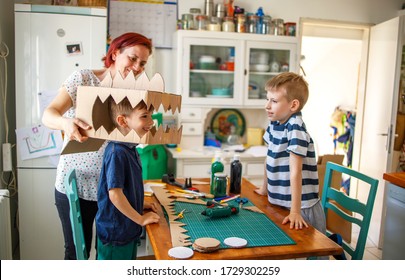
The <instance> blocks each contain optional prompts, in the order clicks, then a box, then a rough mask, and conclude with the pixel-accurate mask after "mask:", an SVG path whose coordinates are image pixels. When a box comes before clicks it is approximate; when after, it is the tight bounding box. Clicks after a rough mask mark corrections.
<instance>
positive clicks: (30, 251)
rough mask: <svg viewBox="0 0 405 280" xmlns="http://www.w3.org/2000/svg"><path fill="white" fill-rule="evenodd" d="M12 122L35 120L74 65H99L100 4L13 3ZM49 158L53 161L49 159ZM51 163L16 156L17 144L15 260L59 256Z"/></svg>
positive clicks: (103, 34) (102, 46)
mask: <svg viewBox="0 0 405 280" xmlns="http://www.w3.org/2000/svg"><path fill="white" fill-rule="evenodd" d="M14 8H15V71H16V72H15V74H16V83H15V84H16V126H17V130H18V129H20V128H27V127H31V126H35V125H39V124H41V117H42V116H41V112H42V109H41V108H43V105H44V103H45V102H46V101H44V99H43V98H40V96H41V95H42V96H43V94H44V93H46V94H49V93H52V92H56V91H57V89H58V88H59V87H60V85H61V84H62V82H63V81H64V80H65V79H66V78H67V77H68V76H69V75H70V74H71V73H72V72H73V71H74V70H79V69H85V68H88V69H100V68H102V67H103V64H102V61H101V58H102V57H103V55H105V53H106V38H107V10H106V9H105V8H89V7H67V6H48V5H31V4H15V7H14ZM52 159H53V160H52ZM55 176H56V161H55V160H54V157H49V156H44V157H39V158H34V159H26V160H22V158H21V154H20V151H19V147H18V142H17V178H18V200H19V210H18V213H19V216H18V217H19V235H20V257H21V259H30V260H33V259H46V260H48V259H49V260H51V259H63V257H64V242H63V235H62V229H61V224H60V220H59V217H58V214H57V210H56V207H55V202H54V201H55V199H54V183H55Z"/></svg>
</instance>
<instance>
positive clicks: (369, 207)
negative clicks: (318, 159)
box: [322, 162, 378, 260]
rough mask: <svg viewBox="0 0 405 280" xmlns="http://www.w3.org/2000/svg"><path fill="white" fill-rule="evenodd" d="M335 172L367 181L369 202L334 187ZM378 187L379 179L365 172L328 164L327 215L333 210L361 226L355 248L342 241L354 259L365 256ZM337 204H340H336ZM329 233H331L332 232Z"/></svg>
mask: <svg viewBox="0 0 405 280" xmlns="http://www.w3.org/2000/svg"><path fill="white" fill-rule="evenodd" d="M333 172H339V173H342V174H346V175H349V176H350V177H354V178H357V179H358V180H359V181H362V182H364V183H366V184H367V185H368V186H369V194H368V198H367V202H366V203H363V202H361V201H359V200H358V199H355V198H351V197H349V196H347V195H346V194H344V193H342V192H340V191H338V190H336V189H333V188H332V186H331V182H332V174H333ZM377 187H378V180H376V179H373V178H371V177H369V176H367V175H365V174H362V173H360V172H357V171H355V170H353V169H351V168H347V167H344V166H342V165H339V164H336V163H333V162H328V163H327V164H326V173H325V180H324V186H323V192H322V206H323V207H324V211H325V216H327V213H328V211H333V212H335V213H336V214H337V215H339V216H340V217H341V218H343V219H345V220H347V221H349V222H351V223H355V224H357V225H358V226H359V227H360V231H359V236H358V239H357V243H356V245H355V246H354V248H353V247H352V246H351V245H350V244H348V243H347V242H346V241H344V240H343V243H342V247H343V249H344V250H345V251H346V252H347V253H348V254H349V255H350V256H351V259H352V260H360V259H362V258H363V255H364V249H365V246H366V241H367V234H368V230H369V227H370V221H371V214H372V212H373V207H374V201H375V197H376V194H377ZM332 202H333V203H332ZM336 204H337V205H338V206H336ZM342 209H346V210H348V211H350V212H353V213H356V216H354V215H353V216H351V215H349V214H347V213H345V212H344V211H343V210H342ZM358 214H360V215H361V216H362V219H359V218H358V217H357V216H358ZM328 233H329V234H330V232H328Z"/></svg>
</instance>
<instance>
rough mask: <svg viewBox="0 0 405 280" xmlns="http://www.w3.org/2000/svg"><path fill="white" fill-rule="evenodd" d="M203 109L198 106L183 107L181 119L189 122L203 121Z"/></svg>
mask: <svg viewBox="0 0 405 280" xmlns="http://www.w3.org/2000/svg"><path fill="white" fill-rule="evenodd" d="M201 117H202V111H201V109H198V108H184V107H183V108H182V109H181V121H182V122H184V121H188V122H201Z"/></svg>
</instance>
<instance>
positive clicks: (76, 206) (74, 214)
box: [65, 169, 88, 260]
mask: <svg viewBox="0 0 405 280" xmlns="http://www.w3.org/2000/svg"><path fill="white" fill-rule="evenodd" d="M65 188H66V195H67V197H68V199H69V206H70V222H71V225H72V231H73V241H74V243H75V248H76V259H78V260H87V259H88V256H87V250H86V242H85V240H84V232H83V225H82V214H81V212H80V203H79V196H78V194H77V180H76V170H75V169H72V170H71V171H70V172H69V173H68V174H67V175H66V178H65Z"/></svg>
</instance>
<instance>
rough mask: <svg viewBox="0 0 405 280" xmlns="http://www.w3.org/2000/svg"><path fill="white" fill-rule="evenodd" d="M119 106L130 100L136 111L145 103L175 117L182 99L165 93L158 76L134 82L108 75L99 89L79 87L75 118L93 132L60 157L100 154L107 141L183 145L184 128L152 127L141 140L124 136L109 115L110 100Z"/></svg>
mask: <svg viewBox="0 0 405 280" xmlns="http://www.w3.org/2000/svg"><path fill="white" fill-rule="evenodd" d="M109 98H113V99H114V101H115V102H116V103H119V102H121V101H122V100H123V99H124V98H128V100H129V101H130V103H131V105H132V106H133V107H135V106H136V105H137V104H138V103H139V102H141V101H144V102H145V103H146V105H147V107H148V109H149V108H150V107H151V106H152V107H153V110H154V111H158V110H159V108H160V106H163V110H164V111H165V112H167V111H169V110H171V112H172V114H174V113H175V111H176V110H177V111H178V112H180V111H181V95H177V94H170V93H165V92H164V82H163V78H162V76H161V75H160V74H155V75H154V76H153V78H152V79H151V80H149V78H148V76H147V75H146V73H143V74H142V75H140V77H139V78H138V79H135V76H134V74H133V73H129V74H128V75H127V77H126V78H125V79H123V78H122V76H121V75H115V77H114V79H112V77H111V74H110V73H108V74H107V75H106V77H105V78H104V80H103V81H102V82H101V86H100V87H91V86H79V87H78V91H77V105H76V117H77V118H79V119H80V120H82V121H84V122H86V123H87V124H89V125H90V126H91V127H92V128H91V129H90V130H86V131H83V134H84V135H86V136H88V137H89V139H88V140H87V141H85V142H83V143H79V142H77V141H70V142H69V143H68V144H67V145H66V147H65V148H64V149H63V151H62V153H61V154H70V153H80V152H90V151H97V150H98V149H99V148H100V147H101V146H102V145H103V143H104V142H105V140H114V141H122V142H131V143H139V144H180V141H181V134H182V127H180V128H179V129H178V130H177V128H167V129H164V128H163V125H160V126H159V127H158V128H156V127H153V128H152V129H151V130H150V131H149V132H148V133H146V134H145V135H144V136H143V137H142V138H141V137H139V136H138V134H137V133H136V132H135V131H133V130H132V131H131V132H130V133H128V134H127V135H123V134H122V133H121V132H120V131H119V130H118V129H117V128H116V127H115V126H114V124H113V123H112V121H111V119H110V116H109V112H108V102H107V101H108V99H109Z"/></svg>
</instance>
